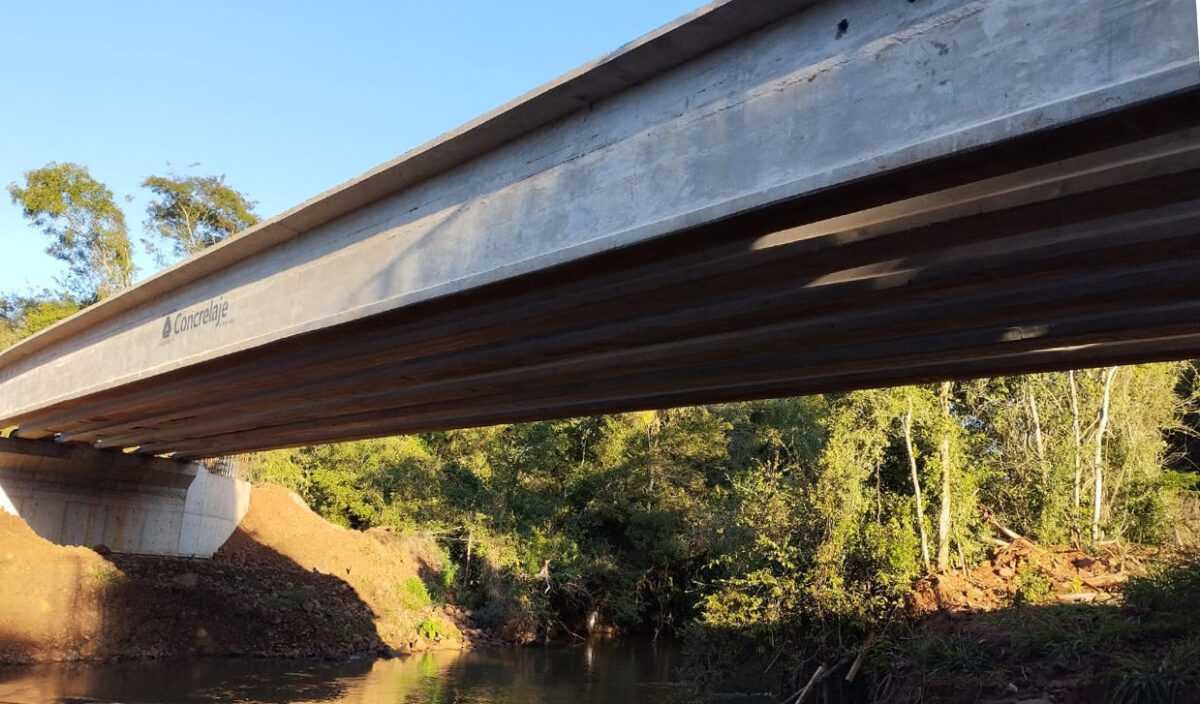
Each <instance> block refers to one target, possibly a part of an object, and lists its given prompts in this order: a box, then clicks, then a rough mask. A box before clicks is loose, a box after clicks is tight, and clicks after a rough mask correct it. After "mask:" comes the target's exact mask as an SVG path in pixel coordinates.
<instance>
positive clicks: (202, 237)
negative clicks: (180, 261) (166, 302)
mask: <svg viewBox="0 0 1200 704" xmlns="http://www.w3.org/2000/svg"><path fill="white" fill-rule="evenodd" d="M142 187H144V188H147V189H149V190H150V192H151V193H153V194H154V197H153V199H152V200H151V201H150V204H149V205H148V206H147V207H146V215H147V219H146V229H147V230H148V231H150V232H153V233H155V234H156V235H158V237H159V238H161V239H162V241H165V242H166V243H168V245H169V246H170V248H171V252H172V254H174V255H175V256H177V257H184V256H189V255H192V254H195V253H196V252H199V251H201V250H203V249H205V248H206V247H210V246H212V245H214V244H216V243H217V242H220V241H221V240H223V239H225V238H226V237H228V236H230V235H233V234H236V233H238V232H240V231H242V230H244V229H246V228H248V227H250V226H252V225H254V224H256V223H257V222H258V216H257V215H255V214H254V205H255V204H254V203H253V202H252V201H250V200H248V199H247V198H246V196H245V194H243V193H241V192H239V191H237V190H234V189H233V188H230V187H229V186H227V185H225V177H224V176H181V175H179V174H170V175H168V176H151V177H149V178H147V179H146V180H145V181H143V182H142ZM146 244H147V247H148V248H149V249H151V251H152V252H154V253H156V255H161V254H162V253H161V252H160V251H159V250H158V247H157V244H156V243H155V242H154V241H152V240H148V241H147V243H146ZM159 259H160V261H161V260H163V259H165V257H162V256H159Z"/></svg>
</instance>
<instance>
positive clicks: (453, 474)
mask: <svg viewBox="0 0 1200 704" xmlns="http://www.w3.org/2000/svg"><path fill="white" fill-rule="evenodd" d="M1183 369H1184V368H1183V367H1182V366H1181V365H1170V364H1160V365H1146V366H1143V367H1130V368H1125V369H1124V370H1122V372H1121V374H1120V375H1118V377H1117V379H1118V380H1119V383H1118V384H1116V385H1115V386H1114V388H1113V392H1112V406H1111V409H1110V416H1111V417H1110V424H1109V425H1110V431H1109V432H1108V433H1107V434H1106V436H1105V437H1104V439H1103V440H1104V442H1103V448H1102V449H1103V452H1102V460H1103V462H1104V467H1105V469H1106V470H1107V473H1108V474H1107V476H1108V478H1107V479H1106V482H1105V486H1106V491H1105V494H1104V496H1103V502H1104V506H1103V508H1104V511H1103V523H1104V527H1105V530H1106V531H1108V533H1109V534H1110V535H1116V536H1120V537H1121V538H1123V539H1126V540H1129V539H1136V540H1144V541H1149V542H1154V541H1162V540H1166V539H1168V538H1173V537H1174V536H1173V533H1172V531H1171V527H1172V523H1173V518H1172V517H1173V516H1174V515H1175V514H1174V513H1173V512H1174V511H1177V510H1178V509H1179V507H1180V506H1181V503H1180V502H1181V500H1182V499H1183V498H1185V497H1187V496H1191V495H1192V494H1193V493H1194V492H1195V489H1194V486H1195V483H1196V482H1195V480H1194V475H1192V474H1190V473H1181V472H1179V471H1175V472H1173V473H1165V472H1163V470H1162V466H1163V464H1164V463H1165V462H1166V460H1167V456H1166V455H1167V452H1168V446H1167V444H1166V443H1165V441H1164V440H1163V437H1164V433H1166V432H1168V431H1169V430H1170V429H1171V428H1174V427H1176V426H1177V425H1178V423H1179V422H1180V418H1181V417H1183V416H1184V415H1185V414H1186V413H1187V412H1188V409H1189V408H1190V407H1189V406H1188V405H1187V403H1186V399H1183V398H1182V397H1180V396H1178V395H1176V393H1175V391H1174V390H1173V388H1174V386H1175V385H1174V383H1173V380H1174V379H1176V378H1177V377H1178V375H1179V374H1181V373H1182V371H1183ZM1072 378H1073V379H1074V382H1075V385H1076V389H1075V391H1076V394H1075V395H1076V401H1077V403H1076V404H1075V407H1073V405H1072V404H1071V403H1070V401H1069V397H1070V393H1069V391H1070V385H1071V381H1072ZM1099 379H1100V377H1099V375H1098V374H1096V373H1095V372H1079V373H1076V374H1075V375H1074V376H1073V377H1069V376H1068V375H1066V374H1046V375H1038V376H1035V377H1011V378H1001V379H991V380H981V381H977V382H970V383H959V384H955V385H954V386H953V387H952V388H951V389H950V395H949V403H946V401H945V397H943V396H942V395H941V387H940V386H937V385H934V386H917V387H905V388H894V389H882V390H870V391H855V392H851V393H847V394H839V395H830V396H812V397H806V398H796V399H777V400H769V401H756V402H750V403H738V404H726V405H720V406H708V407H696V408H681V409H673V410H669V411H655V412H643V413H629V414H621V415H610V416H600V417H594V418H579V419H570V420H555V421H544V422H538V423H524V424H519V425H507V426H496V427H491V428H478V429H470V430H460V431H453V432H443V433H427V434H423V435H419V436H413V437H406V438H389V439H383V440H370V441H361V442H354V443H344V444H341V445H331V446H326V447H320V448H303V449H299V450H290V451H280V452H276V453H266V454H264V455H261V456H259V457H258V458H257V459H256V460H255V461H254V463H253V473H254V475H255V476H256V478H257V479H259V480H269V481H275V482H278V483H282V484H284V485H286V486H289V487H291V488H293V489H294V490H296V491H297V492H299V493H300V494H301V495H302V496H303V497H304V498H305V499H306V500H307V501H309V503H310V505H312V506H313V507H314V508H315V509H316V510H318V511H319V512H321V513H322V514H323V515H325V516H326V517H328V518H329V519H330V520H333V521H335V522H337V523H340V524H342V525H345V526H350V527H355V528H367V527H371V526H378V525H386V526H392V527H394V528H397V529H399V530H423V531H430V532H434V533H436V534H437V535H439V536H441V538H442V539H443V541H444V545H445V546H446V550H447V553H448V558H449V559H448V561H444V562H442V564H440V565H436V566H431V567H433V568H434V569H436V570H437V571H436V572H434V573H433V575H431V576H428V581H427V583H421V582H420V580H415V581H412V580H410V582H408V583H405V584H404V585H401V587H400V588H401V589H402V590H405V593H406V594H407V595H408V596H407V597H406V598H408V599H409V600H410V603H411V605H412V608H425V607H427V606H428V605H429V603H430V602H432V601H438V602H440V601H443V600H449V601H452V602H454V603H456V604H458V605H460V606H462V607H464V608H467V609H470V610H472V612H473V614H474V618H475V620H476V622H477V623H478V624H479V625H481V626H484V627H490V628H495V629H497V630H498V631H499V632H500V633H501V634H504V635H506V636H508V637H513V638H518V639H532V638H534V637H535V636H538V635H543V634H547V633H550V632H552V631H555V630H558V629H561V628H563V627H566V628H568V629H570V630H572V631H574V632H579V630H581V629H582V628H583V624H584V623H585V621H586V619H587V617H588V615H589V614H593V613H594V614H597V617H598V620H599V622H600V623H601V624H603V625H606V626H615V627H617V628H619V629H624V630H637V629H644V630H646V631H649V632H652V633H662V632H670V631H675V632H682V633H684V634H686V637H687V639H688V641H689V642H690V643H691V644H692V645H691V646H690V647H689V652H690V653H691V656H690V657H691V658H692V662H693V664H694V666H695V669H694V670H693V673H692V674H693V675H694V676H696V677H697V678H698V679H700V680H702V681H706V682H712V681H715V678H719V677H720V676H721V672H722V671H728V670H730V669H732V668H733V667H734V666H735V665H736V664H737V662H736V661H738V660H739V659H758V660H761V661H764V662H766V661H775V662H777V663H778V664H777V665H775V669H774V670H773V672H778V673H791V672H797V671H799V670H800V669H803V668H802V667H801V666H802V665H804V663H806V662H808V663H809V664H811V662H812V661H814V659H816V658H819V659H822V660H837V659H839V658H843V657H847V658H849V657H853V656H854V655H855V652H854V649H855V648H856V647H857V644H858V643H860V642H861V639H862V638H863V637H865V635H866V634H867V633H869V632H873V633H877V634H878V633H880V632H881V631H883V630H886V629H885V624H888V623H889V622H894V621H895V620H898V617H896V614H897V613H902V609H901V607H902V606H903V604H904V602H905V600H906V599H907V598H908V596H909V593H910V590H911V588H912V585H913V583H914V581H915V580H916V579H917V578H918V577H920V576H921V575H922V574H923V573H924V572H925V571H926V567H925V565H924V564H923V563H922V560H921V549H920V534H921V532H922V529H924V532H925V533H926V535H927V537H928V538H929V542H930V543H931V547H933V546H934V544H935V543H936V540H937V537H938V536H937V532H938V530H937V529H938V515H939V512H940V509H941V508H942V504H943V501H944V500H945V499H944V496H945V497H946V499H948V501H949V503H948V509H949V514H950V518H951V520H950V526H949V531H948V533H947V535H946V546H947V548H948V552H949V554H950V556H951V558H952V559H951V564H952V565H956V563H958V562H960V561H961V562H965V563H966V566H968V567H969V566H970V565H972V564H973V563H975V562H976V561H978V560H981V559H983V558H984V557H985V555H986V554H987V550H988V543H987V541H986V540H985V538H989V537H991V534H992V531H993V528H992V526H991V525H990V524H989V521H988V520H985V517H990V518H992V519H994V520H995V521H996V522H998V523H1001V524H1002V525H1004V526H1007V527H1009V528H1012V529H1013V530H1016V531H1017V532H1019V533H1022V534H1025V535H1029V536H1031V537H1034V538H1035V539H1038V540H1042V541H1047V542H1050V541H1059V540H1071V539H1073V538H1074V537H1075V536H1076V535H1077V533H1076V531H1077V529H1078V527H1079V525H1080V518H1081V517H1082V516H1088V517H1090V505H1089V503H1090V501H1091V495H1090V492H1088V491H1081V495H1080V506H1079V508H1078V510H1077V509H1076V506H1075V497H1074V487H1075V478H1076V477H1075V475H1076V466H1077V465H1076V459H1079V460H1080V462H1079V465H1078V466H1079V467H1080V481H1081V483H1082V484H1084V485H1086V483H1087V482H1088V481H1089V480H1090V476H1091V474H1090V472H1091V471H1092V470H1091V462H1092V457H1093V454H1089V453H1094V445H1092V446H1091V447H1092V448H1093V450H1089V449H1088V445H1089V443H1090V442H1093V438H1091V437H1089V435H1088V434H1089V433H1091V432H1093V429H1094V426H1095V418H1096V415H1097V413H1098V411H1099V403H1100V396H1101V385H1100V380H1099ZM1146 394H1153V395H1156V396H1158V398H1140V397H1139V395H1146ZM910 407H911V409H912V410H911V419H910V417H909V408H910ZM1076 421H1078V422H1079V428H1080V430H1079V437H1080V440H1081V441H1080V446H1079V447H1077V446H1076V442H1075V439H1076V437H1077V436H1076V433H1075V429H1074V426H1075V422H1076ZM906 427H908V428H909V429H910V430H911V433H910V434H908V435H907V436H906V433H905V432H904V429H905V428H906ZM909 437H911V462H910V446H909V443H908V439H909ZM1039 438H1040V439H1039ZM943 447H946V448H948V454H946V453H943V452H942V448H943ZM943 457H945V458H946V459H947V460H948V463H947V465H946V466H948V469H949V471H948V476H949V480H950V481H949V483H950V487H949V491H948V492H946V493H945V495H943V491H942V478H943V466H944V465H943ZM914 464H915V467H916V471H915V474H916V482H914V476H913V475H914V472H913V465H914ZM918 487H920V492H921V498H922V501H923V507H924V508H923V517H922V518H919V517H918V512H917V498H918V497H917V493H918ZM1082 488H1083V489H1086V488H1087V487H1086V486H1083V487H1082ZM1085 525H1086V524H1085ZM1171 579H1172V580H1174V581H1178V578H1175V577H1172V578H1171ZM1138 584H1140V583H1139V582H1136V581H1135V583H1134V585H1133V586H1132V587H1131V588H1132V589H1134V592H1135V593H1136V591H1137V589H1138V586H1137V585H1138ZM1052 586H1053V585H1052V584H1051V582H1050V580H1049V579H1048V578H1047V577H1045V576H1044V575H1042V574H1041V573H1040V572H1039V571H1038V570H1037V569H1036V566H1026V567H1025V568H1024V569H1022V570H1021V571H1020V573H1019V575H1018V578H1017V585H1016V592H1017V594H1016V599H1017V600H1018V601H1019V602H1020V603H1022V604H1039V603H1042V602H1045V601H1047V600H1048V599H1049V597H1050V596H1051V593H1052ZM1159 591H1161V589H1160V590H1159ZM1155 593H1158V592H1155ZM1136 598H1137V597H1136V596H1135V597H1133V599H1134V601H1136ZM1020 611H1021V612H1022V613H1024V612H1029V614H1027V615H1025V616H1024V618H1025V619H1026V621H1025V622H1022V625H1023V626H1028V627H1027V628H1025V632H1028V633H1037V634H1038V635H1037V637H1036V638H1035V637H1033V636H1031V637H1030V638H1028V639H1021V638H1018V639H1016V640H1015V641H1014V642H1013V643H1012V644H1010V647H1012V648H1013V649H1014V650H1015V651H1016V652H1020V653H1024V654H1027V655H1028V656H1029V657H1031V658H1034V657H1040V658H1051V659H1055V660H1060V661H1063V662H1068V661H1070V662H1078V661H1080V660H1082V659H1085V658H1088V657H1094V656H1095V653H1100V652H1105V648H1107V647H1108V646H1109V645H1111V644H1119V643H1124V642H1128V641H1129V640H1130V639H1133V638H1136V637H1141V636H1144V635H1145V634H1146V633H1149V632H1156V633H1157V632H1160V631H1152V630H1151V627H1150V626H1142V625H1139V624H1137V623H1132V622H1130V621H1129V620H1127V619H1108V620H1103V621H1097V622H1096V623H1095V625H1094V626H1086V625H1082V624H1084V623H1087V620H1086V619H1075V620H1072V619H1068V618H1064V619H1062V620H1061V622H1058V623H1055V622H1053V621H1054V618H1057V617H1055V616H1052V615H1053V614H1059V613H1069V614H1075V613H1076V612H1074V611H1059V610H1055V609H1054V607H1039V608H1037V609H1034V608H1029V609H1026V608H1022V609H1020ZM1044 613H1045V614H1050V615H1047V616H1044V617H1043V616H1042V614H1044ZM1072 618H1074V617H1072ZM1043 622H1044V623H1043ZM1043 625H1044V628H1042V626H1043ZM1164 627H1165V626H1164V624H1161V623H1159V624H1157V625H1155V626H1153V628H1155V629H1162V628H1164ZM1038 629H1041V630H1038ZM1131 629H1141V630H1138V631H1137V633H1134V632H1132V631H1131ZM1138 634H1141V635H1138ZM888 647H892V648H894V649H895V648H899V646H897V645H896V644H895V643H894V642H893V644H892V645H891V646H888ZM986 647H987V646H981V645H980V644H979V643H977V642H975V641H971V640H967V639H964V640H961V641H955V642H933V641H931V642H929V643H926V644H925V645H922V646H921V648H923V650H922V651H921V652H919V653H917V656H916V657H917V661H918V662H921V663H925V666H927V667H929V668H932V669H934V670H938V671H945V672H952V671H956V670H967V671H971V672H975V673H978V672H980V671H981V668H984V667H985V665H986V662H985V661H984V660H981V657H982V655H984V654H986ZM786 684H787V685H788V686H792V685H793V684H795V683H792V682H788V683H786ZM800 684H803V683H800Z"/></svg>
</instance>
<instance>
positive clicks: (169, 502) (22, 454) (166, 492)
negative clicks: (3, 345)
mask: <svg viewBox="0 0 1200 704" xmlns="http://www.w3.org/2000/svg"><path fill="white" fill-rule="evenodd" d="M249 505H250V485H249V484H248V483H247V482H245V481H242V480H239V479H234V478H231V477H225V476H220V475H218V474H213V473H210V472H209V471H208V470H207V469H205V467H204V466H203V465H200V464H196V463H185V462H177V461H174V460H169V459H163V458H159V457H142V456H137V455H130V454H125V453H121V452H110V451H104V450H95V449H92V448H90V447H83V446H72V445H60V444H57V443H53V442H48V441H40V440H20V439H17V438H0V510H4V511H6V512H9V513H15V514H17V515H18V516H21V517H22V518H24V519H25V522H26V523H28V524H29V526H30V527H31V528H32V529H33V530H34V532H36V533H37V534H38V535H40V536H41V537H43V538H45V539H46V540H49V541H51V542H53V543H57V544H60V545H84V546H88V547H95V546H98V545H103V546H105V547H107V548H109V549H110V550H112V551H114V552H127V553H140V554H150V555H170V556H180V557H211V556H212V554H213V553H214V552H215V551H216V550H217V548H219V547H220V546H221V545H222V544H223V543H224V542H225V540H226V539H227V538H228V537H229V536H230V535H231V534H232V533H233V531H234V529H235V528H236V527H237V525H238V523H239V522H240V521H241V519H242V516H244V515H245V513H246V510H247V509H248V508H249Z"/></svg>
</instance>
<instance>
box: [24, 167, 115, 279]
mask: <svg viewBox="0 0 1200 704" xmlns="http://www.w3.org/2000/svg"><path fill="white" fill-rule="evenodd" d="M8 192H9V195H11V196H12V199H13V202H14V203H16V204H17V205H19V206H20V207H21V210H22V212H23V214H24V215H25V217H26V218H28V219H29V220H30V221H31V222H32V223H33V225H34V226H35V227H38V228H40V229H41V230H42V231H43V232H45V233H46V235H47V236H48V237H49V238H50V239H51V243H50V245H49V246H48V247H47V249H46V252H47V253H48V254H50V255H51V256H53V257H54V258H56V259H59V260H61V261H63V262H66V264H67V267H68V275H67V278H66V280H65V281H64V282H63V283H64V285H65V286H66V288H67V289H68V291H70V293H71V294H72V295H73V296H75V297H76V298H78V299H80V300H84V301H92V300H95V299H98V298H104V297H106V296H111V295H112V294H114V293H116V292H117V291H119V290H121V289H123V288H125V287H127V286H129V284H130V283H131V282H132V280H133V273H134V264H133V252H132V249H131V247H130V245H129V236H128V233H127V231H126V227H125V214H124V213H123V212H121V209H120V208H119V207H117V204H116V201H115V200H114V198H113V194H112V191H110V190H109V189H108V188H107V187H105V185H104V184H102V183H100V182H99V181H97V180H95V179H94V178H92V176H91V174H89V173H88V170H87V168H85V167H83V166H80V165H79V164H72V163H64V164H56V163H54V162H51V163H49V164H47V165H46V166H44V167H42V168H40V169H34V170H32V171H27V172H26V173H25V182H24V185H17V184H15V183H14V184H12V185H10V186H9V187H8Z"/></svg>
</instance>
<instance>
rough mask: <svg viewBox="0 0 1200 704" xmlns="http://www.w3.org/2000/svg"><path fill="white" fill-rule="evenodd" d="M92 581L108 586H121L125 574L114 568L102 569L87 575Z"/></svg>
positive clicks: (124, 579)
mask: <svg viewBox="0 0 1200 704" xmlns="http://www.w3.org/2000/svg"><path fill="white" fill-rule="evenodd" d="M88 577H90V578H91V579H92V580H93V581H96V582H99V583H101V584H104V585H108V586H117V585H119V584H123V583H124V582H125V581H126V579H128V578H127V577H126V576H125V573H124V572H122V571H121V570H119V569H117V568H116V567H102V568H100V569H98V570H94V571H92V572H91V573H89V574H88Z"/></svg>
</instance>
